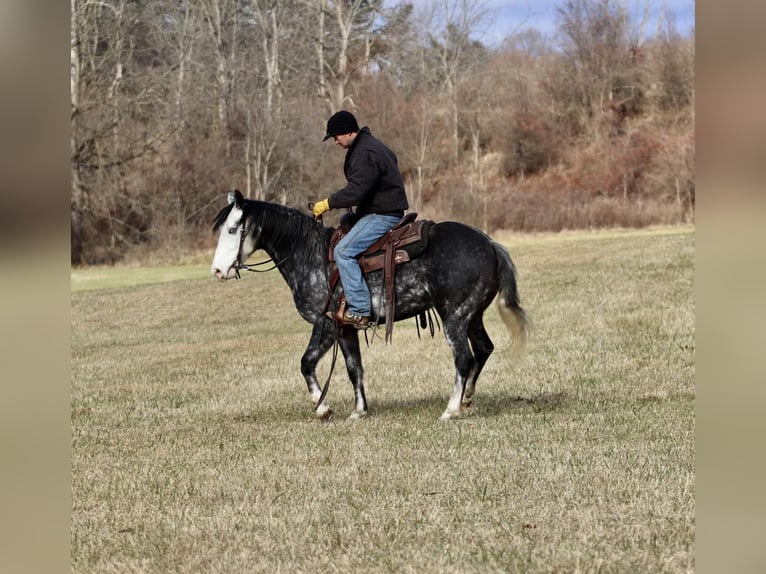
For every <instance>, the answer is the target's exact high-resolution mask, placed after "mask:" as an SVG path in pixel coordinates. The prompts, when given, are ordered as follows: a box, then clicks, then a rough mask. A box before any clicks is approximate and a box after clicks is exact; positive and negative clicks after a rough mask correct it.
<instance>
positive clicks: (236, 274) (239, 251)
mask: <svg viewBox="0 0 766 574" xmlns="http://www.w3.org/2000/svg"><path fill="white" fill-rule="evenodd" d="M264 218H265V217H264ZM261 229H263V222H261ZM247 231H248V229H247V221H246V219H245V215H244V214H243V215H242V229H240V230H239V247H238V248H237V258H236V259H235V260H234V263H233V264H232V267H233V268H234V278H235V279H240V278H241V276H240V274H239V271H240V269H242V270H244V271H253V272H255V273H266V272H267V271H273V270H274V269H276V268H277V267H279V266H280V265H282V263H284V262H285V261H287V260H288V259H289V258H290V257H292V256H293V254H294V253H295V251H296V250H297V249H298V246H297V245H296V247H295V249H293V250H292V251H290V253H288V254H287V255H285V256H284V257H283V258H282V259H280V260H279V261H274V260H273V259H271V258H269V259H267V260H266V261H259V262H258V263H253V264H252V265H245V264H244V263H243V262H242V247H243V246H244V245H245V239H246V238H247ZM259 235H260V234H259ZM269 264H273V265H272V266H271V267H269V268H268V269H257V267H259V266H262V265H269Z"/></svg>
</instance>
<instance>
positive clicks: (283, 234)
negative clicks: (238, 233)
mask: <svg viewBox="0 0 766 574" xmlns="http://www.w3.org/2000/svg"><path fill="white" fill-rule="evenodd" d="M234 205H235V204H234V203H230V204H228V205H226V206H225V207H224V208H223V209H221V211H219V212H218V215H216V216H215V219H214V220H213V233H215V232H216V231H218V230H219V229H220V227H221V225H223V224H224V223H225V221H226V219H227V218H228V217H229V214H230V213H231V210H232V208H233V207H234ZM242 211H243V217H244V219H246V220H247V219H249V218H252V217H255V215H256V214H257V213H260V212H263V213H264V218H263V220H262V221H263V227H264V228H267V229H266V230H265V231H266V233H268V235H269V236H270V237H271V238H272V239H273V240H275V241H277V242H280V243H281V242H283V241H288V242H294V241H300V242H301V243H302V244H305V243H309V242H307V241H306V239H307V238H308V237H309V236H310V235H312V234H317V241H319V242H320V243H324V242H326V241H329V236H330V235H331V234H332V232H333V231H334V229H333V228H332V227H329V228H328V227H325V226H324V225H322V224H321V223H319V222H317V221H315V220H314V219H313V218H312V217H311V216H309V215H308V214H305V213H302V212H301V211H299V210H297V209H294V208H292V207H287V206H285V205H280V204H278V203H269V202H267V201H255V200H250V199H248V200H245V203H244V205H243V206H242ZM274 216H276V217H274ZM277 219H278V220H279V221H280V222H281V224H275V223H276V221H275V220H277ZM323 240H324V241H323Z"/></svg>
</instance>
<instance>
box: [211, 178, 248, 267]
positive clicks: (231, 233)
mask: <svg viewBox="0 0 766 574" xmlns="http://www.w3.org/2000/svg"><path fill="white" fill-rule="evenodd" d="M228 199H229V204H228V205H227V206H226V207H224V208H223V209H222V210H221V211H220V212H219V213H218V215H216V217H215V221H213V233H215V232H216V231H218V230H219V229H220V230H221V233H220V235H219V236H218V246H217V247H216V249H215V255H214V256H213V265H212V266H211V267H210V272H211V273H212V274H213V275H215V277H216V278H217V279H218V280H219V281H226V280H227V279H233V278H235V277H236V278H239V267H240V266H241V265H242V264H243V263H244V262H245V260H246V259H247V258H248V257H249V256H250V254H251V253H252V252H253V251H255V248H256V246H255V242H254V240H253V238H252V237H251V236H250V234H248V232H247V222H248V219H247V215H246V213H245V198H244V197H242V194H241V193H240V192H239V190H238V189H235V190H234V191H230V192H229V196H228Z"/></svg>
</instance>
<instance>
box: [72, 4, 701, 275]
mask: <svg viewBox="0 0 766 574" xmlns="http://www.w3.org/2000/svg"><path fill="white" fill-rule="evenodd" d="M649 2H650V0H647V3H646V10H645V12H644V15H643V16H642V17H640V18H636V17H634V16H631V15H630V13H629V11H628V9H627V7H626V4H625V2H624V1H619V0H562V2H561V3H560V5H559V6H558V8H557V10H556V17H557V29H556V30H557V31H556V33H555V34H554V35H553V36H552V37H550V36H544V35H543V34H542V33H541V32H540V31H538V30H536V29H534V28H523V26H522V25H521V23H520V26H519V29H514V30H509V31H508V34H507V36H506V38H505V40H504V41H503V42H502V43H500V44H499V45H495V46H488V45H486V44H484V43H483V42H482V41H481V31H482V30H484V29H486V27H487V25H488V23H489V20H490V19H491V18H492V16H493V15H492V13H491V11H489V9H488V8H487V7H486V5H485V4H484V3H483V2H482V1H481V0H433V1H432V2H431V3H430V4H428V3H425V2H424V3H420V2H419V3H418V5H417V6H414V5H413V4H411V3H408V2H406V1H403V2H401V3H398V4H393V3H391V2H389V1H386V2H384V0H151V1H149V0H71V3H72V6H71V97H72V107H71V109H72V114H71V168H72V191H71V230H72V235H71V240H72V250H71V253H72V262H73V263H75V264H82V263H98V262H113V261H117V260H119V259H121V258H123V257H125V256H126V254H129V253H133V254H136V253H148V252H158V251H163V250H166V251H170V252H173V253H179V252H186V251H188V252H193V251H194V250H196V249H199V248H200V247H209V245H210V221H211V218H212V216H213V215H214V214H215V213H216V212H217V210H218V209H219V208H220V207H222V202H223V195H224V192H225V191H227V190H229V189H232V188H235V187H236V188H239V189H240V190H241V191H242V192H243V193H244V194H245V195H246V196H247V197H251V198H256V199H265V200H268V201H276V202H280V203H283V204H286V205H291V206H294V207H298V208H300V209H305V208H306V203H307V202H308V201H312V200H317V199H321V198H322V197H326V196H327V195H328V194H329V193H331V192H332V191H334V190H335V189H338V188H339V187H340V186H342V185H343V183H344V180H343V176H342V162H343V153H342V151H341V150H339V149H337V148H335V147H334V146H333V144H332V143H331V142H328V143H325V144H324V145H322V143H321V140H322V137H323V136H324V129H325V122H326V120H327V118H328V117H329V116H330V115H331V114H332V113H334V112H335V111H337V110H339V109H348V110H350V111H352V112H354V113H355V114H356V115H357V117H358V118H359V120H360V124H362V125H369V126H370V128H371V129H372V131H373V133H374V134H375V135H377V136H378V137H380V138H381V139H382V140H383V141H385V142H386V143H387V144H388V145H389V146H390V147H391V148H392V149H394V151H395V152H396V153H397V155H398V156H399V162H400V167H401V168H402V172H403V174H404V176H405V183H406V185H407V190H408V195H409V197H410V203H411V209H412V210H415V211H418V212H420V213H421V215H423V216H426V217H430V218H432V219H457V220H461V221H464V222H466V223H469V224H472V225H475V226H477V227H480V228H482V229H484V230H486V231H489V232H491V231H493V230H495V229H498V228H505V229H516V230H524V231H527V230H558V229H564V228H576V227H598V226H612V225H623V226H636V225H646V224H651V223H660V222H664V223H666V222H677V221H683V220H689V219H690V218H693V209H694V31H693V30H692V31H691V32H689V33H686V34H681V33H679V32H678V30H677V29H676V27H675V24H674V18H673V14H672V13H669V12H667V11H665V12H664V13H662V14H661V15H660V17H659V18H652V19H650V18H649V7H650V4H649Z"/></svg>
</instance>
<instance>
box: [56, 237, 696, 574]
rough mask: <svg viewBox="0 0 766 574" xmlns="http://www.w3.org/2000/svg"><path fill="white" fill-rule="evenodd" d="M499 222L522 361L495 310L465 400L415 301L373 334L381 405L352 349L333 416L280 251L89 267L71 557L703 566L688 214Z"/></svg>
mask: <svg viewBox="0 0 766 574" xmlns="http://www.w3.org/2000/svg"><path fill="white" fill-rule="evenodd" d="M499 237H500V239H501V240H502V241H503V242H504V243H505V244H506V245H508V246H509V247H510V250H511V253H512V255H513V257H514V261H515V263H516V265H517V267H518V269H519V271H520V290H521V296H522V303H523V304H524V306H525V307H526V308H527V310H528V312H529V313H530V315H531V316H532V318H533V319H534V322H535V331H534V335H533V338H532V340H531V342H530V345H529V352H528V355H527V356H526V357H525V358H524V359H523V360H521V361H513V360H512V359H511V357H510V354H509V353H507V352H506V350H507V349H506V348H507V343H508V335H507V334H506V332H505V330H504V327H503V326H502V323H501V322H500V319H499V317H498V316H497V314H496V313H495V311H494V309H490V311H489V312H488V313H487V323H488V330H489V332H490V335H491V336H492V338H493V339H494V340H495V343H496V347H497V349H496V353H495V354H494V355H493V356H492V358H491V359H490V361H489V363H488V365H487V367H486V369H485V372H484V374H483V375H482V378H481V379H480V381H479V384H478V386H477V392H476V410H477V412H476V414H475V415H473V416H469V417H467V418H464V419H462V420H458V421H453V422H450V423H443V422H441V421H439V420H438V417H439V414H440V413H441V412H442V410H443V409H444V407H445V405H446V402H447V399H448V395H449V390H450V387H451V383H452V376H453V370H452V366H451V358H450V355H449V351H448V349H447V347H446V344H445V342H444V340H443V338H442V337H440V336H437V337H436V339H434V340H431V339H424V340H422V341H418V339H417V336H416V334H415V326H414V325H412V324H407V323H405V324H399V325H397V328H396V330H395V332H394V343H393V345H392V346H388V347H386V346H384V345H382V344H380V341H379V340H378V341H376V342H375V343H374V344H373V345H372V347H370V348H369V349H366V350H365V352H364V360H365V364H366V368H367V393H368V399H369V401H370V409H371V414H370V416H369V417H368V418H367V419H365V420H362V421H358V422H351V421H347V420H345V415H346V414H349V413H350V412H351V410H352V408H353V405H352V394H351V389H350V385H349V384H348V382H347V379H346V377H345V373H344V372H343V371H344V370H343V368H342V367H339V368H338V371H337V372H336V375H335V376H334V379H333V383H332V388H331V391H330V401H331V403H332V405H333V407H334V409H335V412H336V416H335V418H333V419H332V420H331V421H330V422H329V423H321V422H319V421H317V420H315V419H314V418H313V415H312V412H311V408H310V404H309V402H308V398H307V394H306V391H305V385H304V383H303V381H302V379H301V377H300V373H299V370H298V362H299V358H300V355H301V353H302V351H303V348H304V346H305V344H306V342H307V340H308V335H309V329H308V326H307V325H306V324H305V323H303V322H302V321H301V320H300V319H299V317H298V316H297V313H296V312H295V310H294V308H293V306H292V303H291V300H290V294H289V290H288V289H287V287H286V286H285V285H284V284H283V283H282V281H281V278H280V277H279V276H278V275H277V274H276V273H274V274H267V275H257V276H253V275H250V276H247V277H245V278H244V279H243V280H241V281H238V282H231V283H228V284H225V285H221V284H218V283H217V282H215V281H214V280H213V279H212V278H210V277H208V276H207V269H206V266H199V267H194V268H181V269H179V270H178V273H179V276H180V279H179V280H176V281H167V279H168V277H167V275H166V274H167V273H168V271H167V270H164V271H162V272H160V273H158V274H157V276H159V277H160V279H164V280H165V282H159V281H158V280H157V278H156V277H154V278H153V276H152V273H151V271H150V270H144V271H142V276H141V281H134V283H135V284H133V285H128V286H122V287H121V286H118V285H115V284H114V283H113V284H111V285H109V286H104V288H99V286H98V283H97V282H95V281H96V279H91V282H90V283H89V289H88V290H79V288H78V287H77V285H80V286H82V285H83V284H82V283H78V282H79V280H80V279H79V278H78V275H79V273H80V272H79V271H75V272H73V280H72V285H73V286H74V287H75V288H74V292H73V296H72V437H73V445H72V481H73V493H72V497H73V509H72V530H71V534H72V541H71V550H72V570H73V571H75V572H139V571H141V572H309V571H328V572H356V571H367V572H390V571H396V572H488V571H497V572H500V571H503V572H522V571H523V572H590V571H602V572H689V571H693V570H694V555H695V551H694V492H695V481H694V474H695V472H694V426H695V425H694V394H695V392H694V362H695V358H694V340H695V324H694V314H695V309H694V298H693V289H692V282H693V277H694V230H693V228H690V227H682V228H679V227H671V228H655V229H651V230H633V231H611V232H608V233H607V232H601V233H564V234H540V235H517V234H503V235H501V236H499ZM89 273H96V274H97V272H96V271H94V270H90V271H89ZM197 274H198V275H197ZM195 275H196V276H197V278H195ZM134 279H135V277H134ZM109 280H111V281H114V277H111V278H110V279H109ZM321 368H322V370H323V373H324V372H326V369H327V368H328V361H327V360H325V361H323V363H321Z"/></svg>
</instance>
